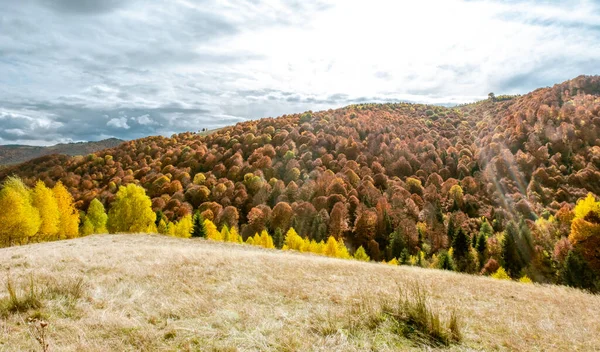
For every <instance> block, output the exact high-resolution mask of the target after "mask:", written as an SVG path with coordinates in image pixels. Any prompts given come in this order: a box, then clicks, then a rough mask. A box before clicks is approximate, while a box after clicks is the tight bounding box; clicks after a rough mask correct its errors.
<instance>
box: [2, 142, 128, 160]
mask: <svg viewBox="0 0 600 352" xmlns="http://www.w3.org/2000/svg"><path fill="white" fill-rule="evenodd" d="M121 143H123V140H120V139H117V138H110V139H105V140H101V141H98V142H79V143H66V144H56V145H53V146H49V147H37V146H29V145H0V165H12V164H19V163H23V162H25V161H29V160H31V159H35V158H39V157H41V156H45V155H50V154H65V155H71V156H75V155H87V154H90V153H95V152H97V151H99V150H102V149H107V148H113V147H116V146H118V145H119V144H121Z"/></svg>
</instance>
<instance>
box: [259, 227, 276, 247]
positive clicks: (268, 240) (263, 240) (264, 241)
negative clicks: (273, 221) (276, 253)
mask: <svg viewBox="0 0 600 352" xmlns="http://www.w3.org/2000/svg"><path fill="white" fill-rule="evenodd" d="M260 245H261V246H262V247H264V248H275V246H274V245H273V238H272V237H271V236H270V235H269V233H268V232H267V230H262V232H261V233H260Z"/></svg>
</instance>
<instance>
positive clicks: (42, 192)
mask: <svg viewBox="0 0 600 352" xmlns="http://www.w3.org/2000/svg"><path fill="white" fill-rule="evenodd" d="M31 201H32V203H33V206H34V207H35V208H36V209H37V210H38V211H39V213H40V219H41V223H40V228H39V230H38V233H37V234H38V239H39V240H41V241H48V240H51V239H54V237H55V236H56V234H57V233H58V225H59V222H60V212H59V211H58V203H57V202H56V198H54V193H53V192H52V190H51V189H50V188H48V187H46V185H45V184H44V182H43V181H38V182H37V183H36V184H35V187H34V188H33V190H32V191H31Z"/></svg>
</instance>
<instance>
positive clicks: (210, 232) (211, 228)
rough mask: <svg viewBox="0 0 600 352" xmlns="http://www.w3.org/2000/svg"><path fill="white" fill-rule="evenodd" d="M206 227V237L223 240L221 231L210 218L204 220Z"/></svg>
mask: <svg viewBox="0 0 600 352" xmlns="http://www.w3.org/2000/svg"><path fill="white" fill-rule="evenodd" d="M204 228H205V229H206V238H208V239H209V240H213V241H223V237H222V236H221V233H220V232H219V231H218V230H217V226H215V224H214V223H213V222H212V221H210V220H208V219H206V220H204Z"/></svg>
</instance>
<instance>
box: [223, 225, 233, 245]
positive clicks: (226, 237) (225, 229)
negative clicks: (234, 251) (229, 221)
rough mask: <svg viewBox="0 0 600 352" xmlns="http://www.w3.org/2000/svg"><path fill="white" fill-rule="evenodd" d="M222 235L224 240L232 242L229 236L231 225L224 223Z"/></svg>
mask: <svg viewBox="0 0 600 352" xmlns="http://www.w3.org/2000/svg"><path fill="white" fill-rule="evenodd" d="M221 237H222V238H223V242H231V240H230V238H229V227H227V225H223V227H222V228H221Z"/></svg>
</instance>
